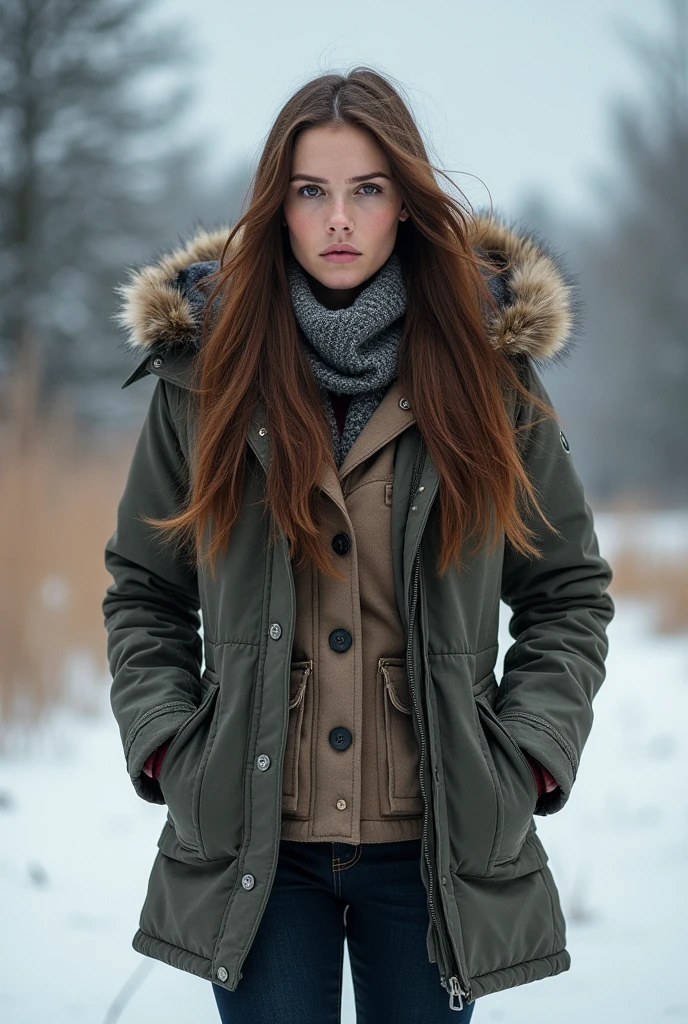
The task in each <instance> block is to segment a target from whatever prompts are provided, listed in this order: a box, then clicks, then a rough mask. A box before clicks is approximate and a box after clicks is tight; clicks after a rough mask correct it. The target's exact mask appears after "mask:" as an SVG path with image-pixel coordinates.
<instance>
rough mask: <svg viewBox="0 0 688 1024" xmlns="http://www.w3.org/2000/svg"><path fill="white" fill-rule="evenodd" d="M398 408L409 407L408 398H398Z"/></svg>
mask: <svg viewBox="0 0 688 1024" xmlns="http://www.w3.org/2000/svg"><path fill="white" fill-rule="evenodd" d="M399 408H400V409H410V408H411V403H410V402H409V400H408V398H400V399H399Z"/></svg>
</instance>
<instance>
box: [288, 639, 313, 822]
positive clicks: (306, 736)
mask: <svg viewBox="0 0 688 1024" xmlns="http://www.w3.org/2000/svg"><path fill="white" fill-rule="evenodd" d="M312 672H313V661H312V660H310V659H309V660H305V661H292V663H291V678H290V683H289V721H288V723H287V743H286V747H285V751H284V764H283V769H282V810H283V811H286V812H287V813H288V814H289V815H290V816H291V817H304V818H305V817H307V815H308V808H307V807H306V808H305V809H304V807H303V804H304V803H305V802H306V798H307V796H308V792H307V781H308V779H309V778H310V762H311V751H310V739H311V737H310V728H309V727H308V726H309V724H310V721H309V719H308V718H307V717H306V705H307V703H308V702H307V700H306V698H307V684H308V680H309V678H310V677H311V675H312ZM300 780H302V781H301V782H300ZM299 796H301V801H300V802H301V807H299Z"/></svg>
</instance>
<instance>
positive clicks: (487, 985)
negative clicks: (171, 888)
mask: <svg viewBox="0 0 688 1024" xmlns="http://www.w3.org/2000/svg"><path fill="white" fill-rule="evenodd" d="M131 944H132V946H133V948H134V949H135V950H136V952H137V953H142V954H143V955H144V956H149V957H152V958H153V959H154V960H162V962H163V963H166V964H167V965H168V966H169V967H176V968H178V969H179V970H182V971H187V972H188V973H190V974H195V975H196V977H198V978H203V979H204V980H205V981H214V979H213V976H212V972H211V961H210V960H208V958H207V957H204V956H201V955H200V954H199V953H192V952H191V950H188V949H182V948H181V947H180V946H175V945H173V943H171V942H167V941H166V940H165V939H160V938H158V937H157V936H155V935H149V934H148V933H147V932H144V931H143V929H142V928H139V929H138V931H137V932H136V934H135V935H134V938H133V939H132V942H131ZM570 967H571V954H570V953H569V951H568V949H566V948H564V949H560V950H558V951H557V952H556V953H550V954H548V956H541V957H536V958H535V959H534V960H523V961H522V962H521V963H517V964H511V966H509V967H502V968H500V969H499V970H496V971H489V972H488V973H487V974H479V975H476V976H475V977H473V978H471V979H470V987H471V991H472V993H473V996H474V1000H475V999H477V998H478V997H479V996H487V995H492V994H493V993H494V992H503V991H504V990H505V989H508V988H515V987H516V986H518V985H525V984H528V983H529V982H531V981H543V980H544V979H545V978H552V977H554V976H555V975H556V974H562V973H563V972H564V971H568V970H569V968H570ZM216 984H220V982H216ZM237 985H238V982H237ZM222 987H223V988H226V989H229V991H231V992H234V991H235V990H236V987H237V986H234V988H232V986H231V984H229V983H225V984H224V985H222ZM474 1000H471V1001H474Z"/></svg>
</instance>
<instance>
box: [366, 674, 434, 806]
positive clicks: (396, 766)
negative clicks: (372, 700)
mask: <svg viewBox="0 0 688 1024" xmlns="http://www.w3.org/2000/svg"><path fill="white" fill-rule="evenodd" d="M377 673H378V680H379V690H380V695H381V700H380V701H379V702H378V707H380V704H381V706H382V736H380V734H379V731H378V773H379V779H380V803H381V810H382V813H383V814H407V815H413V814H419V813H420V812H421V811H422V810H423V800H422V795H421V790H420V776H419V762H420V751H419V749H418V741H417V739H416V734H415V731H414V728H413V717H412V712H413V709H412V707H411V694H410V692H409V684H408V676H407V673H406V659H405V658H400V657H390V658H385V657H383V658H379V659H378V667H377ZM380 755H381V756H380Z"/></svg>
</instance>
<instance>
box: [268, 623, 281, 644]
mask: <svg viewBox="0 0 688 1024" xmlns="http://www.w3.org/2000/svg"><path fill="white" fill-rule="evenodd" d="M270 636H271V637H272V639H273V640H279V638H280V637H281V636H282V627H281V626H280V624H279V622H273V623H271V625H270Z"/></svg>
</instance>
